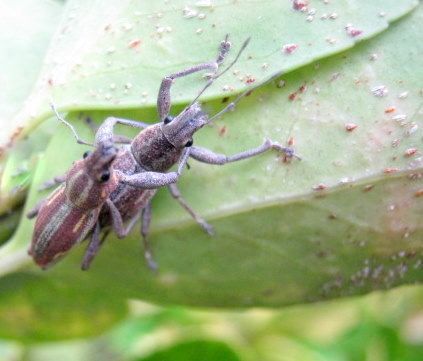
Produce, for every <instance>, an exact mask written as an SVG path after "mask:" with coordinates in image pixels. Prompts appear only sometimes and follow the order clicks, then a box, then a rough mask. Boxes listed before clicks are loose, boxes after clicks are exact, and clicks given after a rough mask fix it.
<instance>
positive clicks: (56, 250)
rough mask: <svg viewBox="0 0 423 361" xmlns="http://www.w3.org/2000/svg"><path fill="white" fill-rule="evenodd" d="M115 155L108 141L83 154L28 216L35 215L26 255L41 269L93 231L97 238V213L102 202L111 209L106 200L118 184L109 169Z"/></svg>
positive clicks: (56, 259) (56, 179) (111, 169)
mask: <svg viewBox="0 0 423 361" xmlns="http://www.w3.org/2000/svg"><path fill="white" fill-rule="evenodd" d="M116 156H117V148H116V147H115V146H114V144H113V143H111V142H109V143H106V142H104V143H102V144H101V145H99V146H98V147H97V148H96V149H95V151H94V152H92V153H90V154H89V153H84V158H83V159H81V160H78V161H76V162H74V164H73V166H72V167H71V168H70V170H69V171H68V172H67V174H66V176H65V177H57V178H55V181H56V182H62V181H64V183H63V184H62V185H60V186H59V187H58V188H57V189H56V190H55V191H54V192H53V193H52V194H51V195H50V196H49V197H48V198H47V199H45V200H42V201H41V202H40V203H39V204H38V205H37V206H36V207H35V208H34V209H32V210H31V211H30V212H29V213H28V214H27V216H28V218H33V217H35V216H37V219H36V222H35V226H34V233H33V237H32V242H31V246H30V248H29V250H28V253H29V254H30V255H31V256H32V257H33V259H34V261H35V263H37V264H38V265H39V266H40V267H41V268H44V269H45V268H47V267H49V266H51V265H52V264H54V263H55V262H57V261H58V260H59V259H60V258H61V257H62V256H63V255H64V254H65V253H66V252H68V251H69V250H70V249H71V248H72V247H73V246H74V245H75V244H77V243H80V242H81V241H82V240H84V239H85V238H86V237H87V235H88V234H89V233H90V232H91V231H92V230H93V228H95V229H94V233H93V234H95V235H96V236H98V228H99V225H98V222H97V221H98V216H99V214H100V210H101V208H102V207H103V205H104V204H105V203H109V205H111V206H112V207H113V204H112V203H111V202H110V201H109V200H108V197H109V195H110V194H111V193H112V191H113V190H115V189H116V187H117V185H118V180H117V177H116V175H115V173H114V171H113V168H112V164H113V161H114V160H115V159H116ZM113 214H114V213H113ZM118 222H119V221H118ZM121 222H122V220H120V223H121Z"/></svg>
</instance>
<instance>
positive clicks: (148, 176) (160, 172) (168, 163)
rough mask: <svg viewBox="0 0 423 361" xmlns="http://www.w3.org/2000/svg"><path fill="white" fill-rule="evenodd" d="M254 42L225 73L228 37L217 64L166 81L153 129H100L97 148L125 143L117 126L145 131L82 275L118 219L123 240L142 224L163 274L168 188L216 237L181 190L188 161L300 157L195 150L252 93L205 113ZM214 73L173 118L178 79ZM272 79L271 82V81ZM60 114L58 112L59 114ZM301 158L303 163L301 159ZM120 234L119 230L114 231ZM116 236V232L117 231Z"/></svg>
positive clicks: (121, 173) (128, 155) (287, 151)
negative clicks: (212, 94)
mask: <svg viewBox="0 0 423 361" xmlns="http://www.w3.org/2000/svg"><path fill="white" fill-rule="evenodd" d="M248 42H249V39H247V41H245V42H244V44H243V45H242V47H241V49H240V51H239V52H238V54H237V56H236V57H235V59H234V60H233V61H232V63H231V64H229V66H227V67H226V68H225V69H224V70H223V71H221V72H220V73H219V72H218V69H219V66H220V65H221V63H222V62H223V60H224V58H225V56H226V54H227V53H228V52H229V49H230V43H229V41H228V37H226V38H225V40H224V41H222V42H221V44H220V47H219V53H218V56H217V58H216V59H215V60H214V61H211V62H207V63H201V64H198V65H196V66H193V67H189V68H187V69H184V70H182V71H180V72H177V73H174V74H171V75H169V76H166V77H165V78H164V79H163V80H162V83H161V86H160V89H159V95H158V99H157V109H158V113H159V118H160V122H159V123H156V124H153V125H150V124H148V123H144V122H140V121H135V120H129V119H122V118H116V117H109V118H107V119H106V120H105V121H104V122H103V123H102V125H100V127H99V128H98V130H97V132H96V136H95V143H94V146H95V147H100V146H101V145H102V144H109V143H113V142H114V141H116V139H118V138H119V137H118V136H116V135H114V132H113V129H114V126H115V125H116V124H123V125H128V126H132V127H136V128H141V129H142V130H141V131H140V132H139V134H138V135H137V136H135V138H134V139H132V140H129V141H128V142H127V143H129V144H127V145H124V146H123V147H122V149H121V151H120V153H119V155H118V156H117V158H116V160H115V162H114V164H113V166H112V168H113V171H114V173H115V174H116V175H117V176H118V179H119V184H118V186H117V187H116V189H115V190H114V191H113V192H112V193H111V194H110V196H109V198H108V203H110V202H111V203H112V204H113V206H110V207H108V208H106V207H103V208H102V209H101V213H100V215H99V222H98V223H96V225H95V229H94V232H93V233H94V234H96V235H97V236H96V237H93V240H92V241H91V242H90V244H89V246H88V249H87V252H86V254H85V257H84V260H83V263H82V269H88V268H89V266H90V264H91V262H92V260H93V258H94V257H95V255H96V254H97V252H98V250H99V249H100V247H101V244H102V243H103V242H104V240H105V238H106V236H107V234H108V233H105V236H104V237H103V238H102V239H101V240H100V238H99V236H98V234H99V233H100V229H103V228H106V229H107V228H109V227H110V226H111V225H112V226H114V224H115V223H116V221H115V220H114V219H116V218H117V219H119V218H120V217H122V218H120V219H123V220H124V221H127V222H128V225H127V227H126V229H125V232H122V230H120V231H119V233H118V232H117V234H118V237H123V236H124V235H125V234H127V233H128V232H129V231H130V230H131V229H132V227H133V226H134V225H135V223H136V221H137V220H138V219H139V218H141V219H142V225H141V236H142V242H143V246H144V257H145V259H146V261H147V264H148V266H149V267H150V268H151V269H152V270H156V269H157V263H156V262H155V261H154V259H153V255H152V251H151V247H150V244H149V241H148V233H149V227H150V222H151V200H152V198H153V197H154V195H155V194H156V192H157V189H158V188H160V187H163V186H166V185H167V186H168V189H169V191H170V193H171V195H172V197H173V198H175V199H176V200H177V201H178V202H179V203H180V205H181V206H182V207H183V208H184V209H185V210H186V211H187V212H188V213H189V214H190V215H191V216H192V217H193V218H194V220H195V221H196V222H197V223H198V224H199V225H200V226H201V227H202V228H203V229H204V230H205V231H206V232H207V233H209V234H213V227H212V226H211V225H210V224H208V223H207V222H206V221H205V220H204V219H203V218H202V217H201V216H200V215H198V214H197V212H195V211H194V210H193V209H192V208H191V207H190V206H189V204H188V203H187V202H186V201H185V200H184V198H183V197H182V196H181V194H180V192H179V189H178V187H177V185H176V182H177V180H178V177H179V175H180V174H181V172H182V169H183V167H184V166H185V165H186V162H187V159H188V157H191V158H193V159H195V160H197V161H200V162H204V163H208V164H216V165H223V164H226V163H230V162H236V161H239V160H243V159H247V158H251V157H254V156H256V155H259V154H261V153H264V152H266V151H268V150H271V149H275V150H277V151H279V152H282V153H284V155H285V156H286V157H289V158H292V157H297V156H296V155H295V154H294V151H293V150H292V149H291V148H289V147H283V146H281V145H280V144H279V143H276V142H273V141H271V140H269V139H266V140H265V141H264V143H263V144H262V145H261V146H259V147H257V148H253V149H249V150H246V151H244V152H241V153H238V154H235V155H232V156H226V155H224V154H217V153H214V152H212V151H210V150H208V149H205V148H200V147H196V146H193V135H194V134H195V132H197V131H198V130H199V129H201V128H202V127H204V126H205V125H207V124H210V123H212V122H213V120H215V119H216V118H218V117H220V116H222V115H223V114H224V113H226V112H228V111H230V110H232V109H234V108H235V106H236V104H237V103H238V102H239V101H240V100H241V99H242V98H243V97H245V96H246V95H248V94H249V93H250V92H251V91H252V90H253V89H254V88H250V89H248V90H247V91H245V92H244V93H241V94H240V95H239V96H238V97H237V98H236V99H235V100H234V101H232V102H231V103H229V104H228V105H227V106H226V107H225V108H223V109H222V110H221V111H219V112H218V113H217V114H215V115H214V116H212V117H209V116H208V115H207V114H206V113H205V112H203V110H202V108H201V105H200V103H199V102H198V101H197V100H198V99H199V97H200V96H201V95H202V94H203V93H204V91H205V90H206V89H207V88H208V87H209V86H211V85H212V83H213V82H214V81H215V80H216V79H217V78H219V77H220V76H222V75H223V74H224V73H225V72H227V71H228V70H229V69H230V68H231V67H232V66H233V65H234V64H235V63H236V61H237V60H238V59H239V57H240V56H241V54H242V52H243V50H244V49H245V47H246V46H247V44H248ZM203 70H209V71H212V74H211V75H209V80H208V82H207V83H206V85H205V86H204V87H203V88H202V90H201V91H200V92H199V93H198V94H197V96H196V97H195V99H194V100H193V101H192V102H191V104H189V105H188V106H187V107H186V108H185V109H184V110H183V111H182V112H181V113H179V114H178V115H177V116H175V117H172V116H171V115H170V114H169V112H170V107H171V96H170V89H171V86H172V84H173V82H174V80H175V79H177V78H180V77H184V76H187V75H190V74H192V73H195V72H199V71H203ZM273 78H274V77H272V78H271V79H270V80H269V81H271V80H272V79H273ZM54 110H55V109H54ZM55 112H56V116H57V117H58V118H59V119H60V120H61V121H62V122H64V123H66V124H67V125H68V126H70V127H71V129H72V131H73V133H74V136H75V138H76V139H77V142H78V143H82V144H89V143H87V142H85V141H83V140H82V139H81V138H79V136H78V135H77V133H76V131H75V130H74V129H73V127H72V126H71V125H70V124H69V123H68V122H67V121H66V120H64V119H63V118H61V117H60V115H59V114H58V113H57V111H56V110H55ZM297 158H299V157H297ZM178 162H179V166H178V171H177V172H169V173H166V171H168V170H169V169H170V168H171V167H172V166H173V165H175V164H176V163H178ZM62 180H63V177H58V178H56V179H55V180H54V181H53V183H57V182H61V181H62ZM114 228H115V227H114ZM115 230H116V229H115Z"/></svg>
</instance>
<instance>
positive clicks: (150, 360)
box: [138, 340, 240, 361]
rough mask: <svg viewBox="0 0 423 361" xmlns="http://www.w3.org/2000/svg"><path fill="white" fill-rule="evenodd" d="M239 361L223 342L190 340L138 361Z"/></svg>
mask: <svg viewBox="0 0 423 361" xmlns="http://www.w3.org/2000/svg"><path fill="white" fill-rule="evenodd" d="M197 360H204V361H214V360H222V361H240V358H239V357H238V356H237V354H236V353H235V352H234V351H233V350H232V349H230V348H229V347H228V346H227V345H225V344H224V343H223V342H216V341H202V340H199V341H191V342H185V343H180V344H178V345H176V346H173V347H169V348H168V349H166V350H163V351H159V352H157V353H155V354H153V355H151V356H148V357H145V358H144V357H143V358H140V359H138V361H197Z"/></svg>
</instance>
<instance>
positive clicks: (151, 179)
mask: <svg viewBox="0 0 423 361" xmlns="http://www.w3.org/2000/svg"><path fill="white" fill-rule="evenodd" d="M191 148H192V147H189V148H185V149H184V152H183V154H182V157H181V160H180V161H179V165H178V171H177V172H169V173H159V172H140V173H136V174H131V175H128V174H124V173H122V172H120V171H119V170H116V171H115V172H116V175H117V176H118V179H119V181H120V182H122V183H125V184H129V185H131V186H134V187H138V188H144V189H156V188H160V187H163V186H167V185H169V184H171V183H175V182H177V180H178V178H179V176H180V175H181V173H182V170H183V169H184V167H185V166H186V163H187V160H188V157H189V155H190V152H191Z"/></svg>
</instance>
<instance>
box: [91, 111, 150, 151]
mask: <svg viewBox="0 0 423 361" xmlns="http://www.w3.org/2000/svg"><path fill="white" fill-rule="evenodd" d="M116 124H123V125H129V126H131V127H134V128H141V129H144V128H147V127H148V126H149V124H147V123H144V122H139V121H137V120H130V119H124V118H116V117H109V118H107V119H106V120H105V121H104V122H103V123H102V124H101V125H100V126H99V127H98V130H97V133H96V135H95V145H98V144H101V143H105V142H112V143H113V142H114V141H115V140H116V138H115V135H114V134H113V128H114V126H115V125H116ZM118 137H120V136H118ZM119 143H121V142H119ZM123 143H125V142H123Z"/></svg>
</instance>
